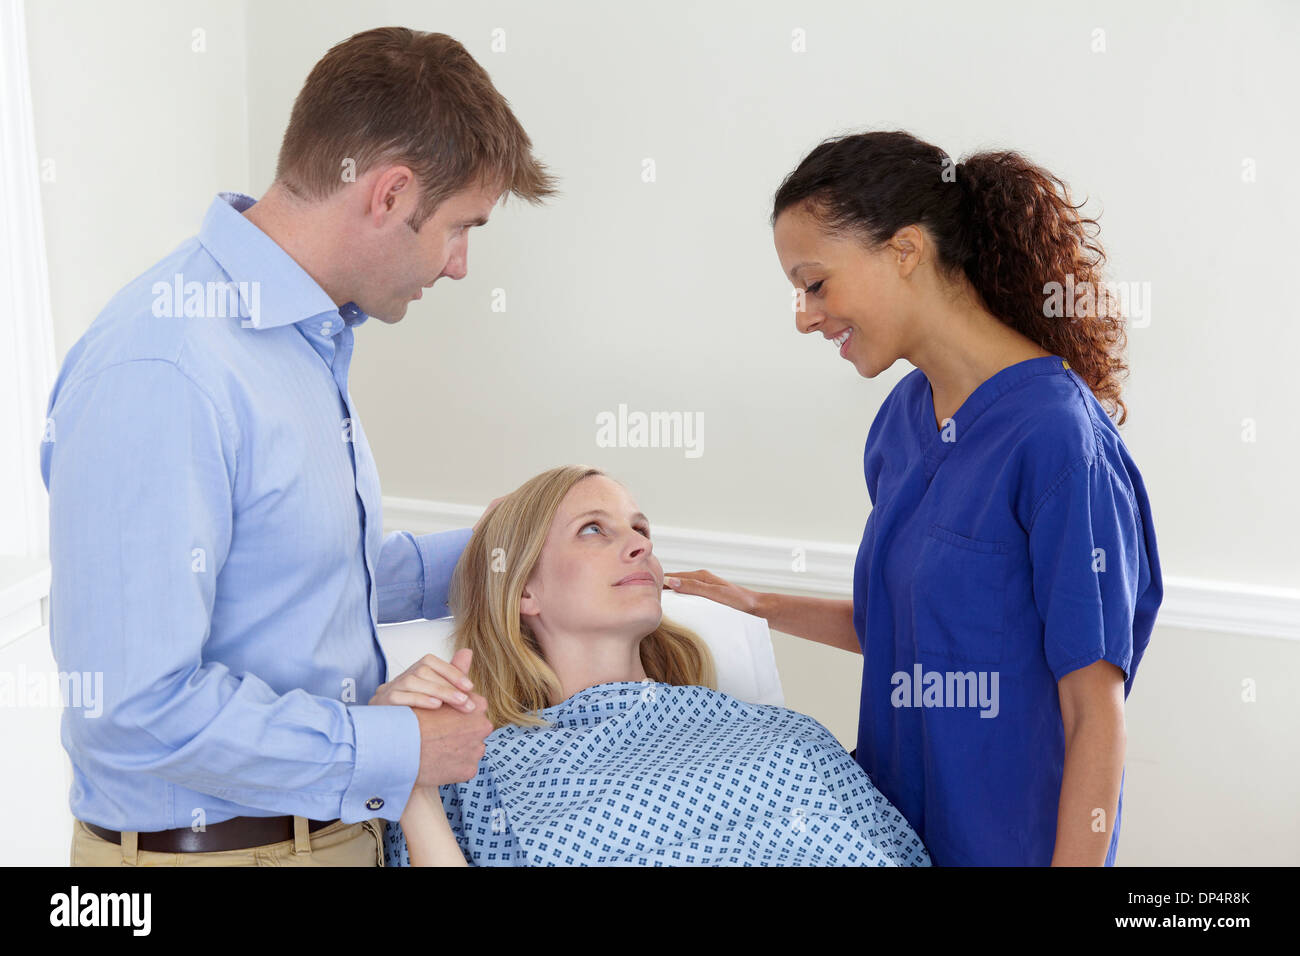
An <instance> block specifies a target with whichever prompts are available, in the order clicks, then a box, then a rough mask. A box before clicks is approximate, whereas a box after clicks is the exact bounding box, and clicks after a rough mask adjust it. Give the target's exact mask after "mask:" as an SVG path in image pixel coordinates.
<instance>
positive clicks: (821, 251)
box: [773, 204, 911, 378]
mask: <svg viewBox="0 0 1300 956" xmlns="http://www.w3.org/2000/svg"><path fill="white" fill-rule="evenodd" d="M900 235H901V234H900ZM905 238H906V237H904V242H903V243H901V244H900V243H897V242H895V241H893V240H891V243H890V244H889V245H886V246H885V247H884V249H883V250H882V251H880V252H876V253H872V252H868V251H867V250H866V249H865V248H864V247H863V246H862V244H861V243H859V242H857V241H856V240H853V239H850V238H839V237H836V236H831V235H828V234H827V233H826V232H825V231H824V229H823V228H822V226H821V225H820V224H819V223H818V222H817V221H816V220H815V219H814V218H813V217H812V216H811V215H809V214H808V212H807V211H806V209H805V207H804V206H803V205H802V204H801V205H798V206H792V207H790V208H789V209H787V210H786V211H784V212H783V213H781V215H780V216H778V217H777V220H776V225H775V226H774V227H773V239H774V241H775V243H776V253H777V256H778V257H779V258H780V260H781V269H782V271H783V272H784V273H785V274H786V276H788V277H789V279H790V281H791V282H793V283H794V286H795V288H796V289H803V290H804V291H805V294H804V302H803V305H804V308H803V310H802V311H797V312H796V313H795V327H796V328H798V329H799V331H800V332H804V333H810V332H819V333H821V335H822V336H823V337H825V338H826V339H827V340H828V341H830V342H831V343H832V344H831V347H832V348H835V349H836V350H837V351H839V353H840V355H841V357H843V358H845V359H847V360H848V361H850V362H852V363H853V366H854V368H856V369H857V370H858V374H859V375H862V376H864V377H866V378H874V377H875V376H877V375H879V374H880V373H881V372H883V371H884V370H885V369H887V368H889V367H890V366H891V365H893V364H894V363H895V362H896V361H898V359H899V358H901V357H902V356H903V355H904V354H906V351H907V348H908V343H907V341H906V339H905V333H906V331H907V330H908V329H909V328H910V327H911V324H910V323H909V322H908V321H907V316H906V306H907V302H908V299H907V292H908V290H907V288H906V286H905V278H906V275H907V273H908V272H910V270H911V266H910V264H907V263H906V255H907V254H908V253H909V252H910V251H911V250H910V249H909V248H908V247H907V245H906V241H905ZM846 334H847V336H848V338H847V339H845V338H843V336H845V335H846Z"/></svg>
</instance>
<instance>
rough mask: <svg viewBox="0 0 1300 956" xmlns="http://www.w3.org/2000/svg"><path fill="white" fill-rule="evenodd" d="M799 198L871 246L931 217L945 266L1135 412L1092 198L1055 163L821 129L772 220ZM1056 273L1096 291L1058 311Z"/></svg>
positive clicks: (1111, 407)
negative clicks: (1052, 304)
mask: <svg viewBox="0 0 1300 956" xmlns="http://www.w3.org/2000/svg"><path fill="white" fill-rule="evenodd" d="M799 203H802V204H804V205H805V208H806V209H807V210H808V212H809V213H810V214H811V215H812V216H813V217H814V218H815V219H816V220H817V221H818V222H819V223H820V224H821V226H822V227H823V228H825V229H826V230H827V231H828V232H829V233H831V234H834V235H841V236H852V237H854V238H857V239H858V240H859V241H862V242H863V244H864V245H865V246H866V247H867V248H868V249H872V250H875V249H878V248H880V247H881V246H882V245H883V244H884V243H885V242H886V241H888V240H889V239H890V237H892V236H893V235H894V233H896V232H897V231H898V230H899V229H902V228H903V227H905V226H908V225H919V226H922V227H924V229H925V230H926V231H927V232H928V233H929V234H930V236H931V237H932V238H933V240H934V243H935V255H936V260H937V268H938V270H939V271H940V273H941V274H943V275H945V276H947V277H948V278H950V279H956V278H957V277H958V276H959V275H960V274H965V276H966V278H967V279H969V280H970V283H971V285H972V286H973V287H974V288H975V291H976V293H977V294H978V295H979V296H980V298H981V299H982V300H983V304H984V306H985V307H986V308H987V309H988V310H989V312H991V313H992V314H993V315H994V316H996V317H997V318H998V319H999V320H1000V321H1002V322H1003V323H1005V324H1006V325H1008V326H1010V327H1011V328H1013V329H1015V330H1016V331H1018V332H1020V333H1021V334H1022V335H1024V336H1026V337H1028V338H1030V339H1032V340H1033V341H1034V342H1036V343H1038V344H1039V345H1040V346H1041V347H1042V348H1044V349H1046V350H1047V351H1049V352H1051V353H1052V354H1053V355H1059V356H1061V357H1062V358H1064V359H1065V360H1066V361H1068V362H1069V363H1070V367H1071V368H1073V369H1074V371H1075V372H1077V373H1078V375H1079V377H1080V378H1081V379H1083V381H1084V382H1086V383H1087V384H1088V387H1089V388H1091V389H1092V393H1093V394H1094V395H1095V396H1096V397H1097V400H1098V402H1100V403H1101V404H1102V406H1103V407H1104V408H1105V409H1106V413H1107V414H1108V415H1110V416H1111V417H1112V418H1113V417H1114V416H1115V415H1116V413H1117V412H1118V415H1119V418H1118V419H1117V424H1120V425H1122V424H1123V423H1124V420H1125V419H1126V418H1127V417H1128V410H1127V408H1126V406H1125V404H1124V402H1123V401H1122V400H1121V399H1120V391H1121V388H1120V380H1121V378H1122V377H1124V376H1125V375H1126V374H1127V365H1126V364H1125V362H1124V350H1125V347H1126V345H1127V335H1126V332H1125V318H1124V316H1123V314H1122V311H1121V309H1120V303H1119V302H1118V300H1117V298H1116V297H1115V296H1114V295H1113V294H1112V292H1111V291H1110V289H1109V287H1108V284H1107V283H1105V282H1104V281H1103V279H1102V268H1101V267H1102V264H1103V263H1104V262H1105V261H1106V254H1105V252H1104V251H1103V250H1102V247H1101V245H1100V244H1099V243H1098V242H1097V241H1096V237H1097V233H1098V232H1099V231H1100V226H1098V224H1097V220H1096V219H1090V218H1084V217H1082V216H1080V214H1079V212H1078V210H1079V209H1080V208H1081V207H1082V205H1083V203H1080V204H1078V205H1074V204H1072V203H1071V201H1070V192H1069V188H1068V187H1067V186H1066V185H1065V183H1064V182H1062V181H1061V180H1060V179H1058V178H1057V177H1056V176H1054V175H1053V174H1052V173H1050V172H1048V171H1047V170H1045V169H1043V168H1042V167H1040V166H1037V165H1035V164H1034V163H1032V162H1030V161H1029V160H1028V159H1026V158H1025V157H1024V156H1023V155H1021V154H1020V153H1017V152H1013V151H984V152H978V153H975V154H974V155H971V156H969V157H967V158H966V159H964V160H962V161H961V162H960V163H957V164H956V165H954V164H953V163H952V160H951V159H950V158H949V157H948V155H947V154H946V153H945V152H944V151H943V150H941V149H939V147H937V146H933V145H931V144H929V143H927V142H924V141H923V140H920V139H918V138H917V137H915V136H913V135H912V134H911V133H907V132H905V131H902V130H896V131H893V132H866V133H856V134H853V135H846V136H839V137H833V138H831V139H828V140H826V141H824V142H823V143H821V144H820V145H819V146H817V147H816V148H815V149H814V150H813V151H812V152H810V153H809V154H808V155H807V156H806V157H805V158H804V159H803V161H802V162H800V163H799V165H798V167H797V168H796V169H795V170H794V172H792V173H790V175H789V176H787V177H786V178H785V181H784V182H782V184H781V186H780V188H779V189H778V190H777V193H776V198H775V200H774V201H773V209H772V220H771V222H772V225H774V226H775V224H776V220H777V217H778V216H779V215H780V214H781V213H782V212H783V211H785V210H786V209H788V208H789V207H791V206H793V205H795V204H799ZM1089 226H1092V227H1094V229H1093V230H1092V231H1091V235H1090V234H1089V229H1088V227H1089ZM1067 277H1069V278H1068V279H1067ZM1053 283H1057V284H1058V285H1056V286H1055V287H1054V288H1055V289H1056V290H1058V292H1057V293H1056V294H1059V290H1060V289H1065V288H1069V287H1070V284H1071V283H1072V284H1073V287H1074V288H1084V289H1087V290H1089V291H1090V292H1091V293H1092V294H1091V295H1086V296H1084V297H1083V298H1082V300H1081V301H1078V302H1072V303H1071V306H1072V308H1071V310H1070V311H1072V312H1073V313H1074V315H1073V316H1072V317H1070V318H1063V317H1059V316H1054V315H1049V311H1050V310H1049V309H1048V308H1047V307H1046V301H1047V298H1048V296H1049V289H1052V288H1053V286H1052V284H1053ZM1083 283H1088V285H1086V286H1084V285H1083Z"/></svg>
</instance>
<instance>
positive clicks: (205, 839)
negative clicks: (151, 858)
mask: <svg viewBox="0 0 1300 956" xmlns="http://www.w3.org/2000/svg"><path fill="white" fill-rule="evenodd" d="M81 822H82V823H84V824H85V826H86V829H88V830H89V831H90V832H91V833H94V834H95V835H97V836H100V837H103V838H104V839H105V840H107V841H108V842H109V843H116V844H118V845H119V846H120V845H121V843H122V834H121V833H119V832H118V831H117V830H106V829H104V828H103V827H100V826H96V825H95V824H93V823H86V821H85V820H82V821H81ZM331 823H338V821H337V820H311V819H309V820H308V821H307V832H308V833H315V832H316V831H317V830H322V829H324V828H325V827H327V826H329V825H330V824H331ZM292 839H293V817H232V818H230V819H229V820H222V821H221V822H220V823H209V824H208V825H207V827H206V829H204V830H201V831H197V832H196V831H194V830H192V829H190V828H189V827H179V828H177V829H175V830H141V831H139V833H138V835H137V838H136V847H137V848H138V849H141V850H150V851H153V852H155V853H212V852H217V851H220V850H246V849H248V848H249V847H254V846H265V845H266V844H268V843H282V842H283V841H285V840H292Z"/></svg>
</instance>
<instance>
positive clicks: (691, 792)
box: [385, 681, 930, 866]
mask: <svg viewBox="0 0 1300 956" xmlns="http://www.w3.org/2000/svg"><path fill="white" fill-rule="evenodd" d="M539 716H540V717H542V719H544V720H546V721H548V722H549V723H550V724H551V726H550V727H546V728H541V727H539V728H523V727H518V726H514V725H511V726H506V727H501V728H498V729H497V730H495V731H493V732H492V734H490V735H489V736H488V738H487V740H486V752H485V753H484V755H483V759H482V760H481V761H480V762H479V768H478V774H477V775H476V776H475V777H474V779H472V780H470V781H469V782H467V783H455V784H446V785H444V786H442V787H440V788H439V792H440V794H441V796H442V804H443V809H444V810H445V811H446V814H447V820H448V822H449V823H450V825H451V829H452V832H453V833H454V834H455V835H456V840H457V842H458V843H459V844H460V849H461V852H462V853H463V854H464V855H465V859H466V860H467V861H468V862H470V863H471V864H473V865H476V866H929V865H930V857H929V854H928V853H927V852H926V849H925V847H924V846H923V845H922V844H921V841H920V839H919V838H918V837H917V835H916V834H915V833H914V832H913V831H912V828H911V827H910V826H909V825H908V823H907V821H906V820H905V819H904V818H903V815H902V814H901V813H899V812H898V810H896V809H895V808H894V807H893V805H892V804H890V802H889V801H888V800H887V799H885V797H884V795H883V794H881V793H880V791H878V790H877V789H876V787H875V785H874V784H873V783H872V782H871V778H870V777H868V776H867V774H866V772H865V771H864V770H863V769H862V768H861V767H860V766H858V764H857V762H856V761H855V760H854V759H853V758H852V757H851V756H850V755H849V753H848V752H847V751H846V750H845V749H844V748H843V747H842V746H841V745H840V743H839V741H837V740H836V739H835V737H834V736H832V734H831V733H830V731H828V730H827V729H826V728H825V727H823V726H822V725H821V724H819V723H818V722H817V721H816V720H814V719H813V718H811V717H809V716H807V715H805V714H800V713H797V712H795V711H793V710H788V709H787V708H785V707H773V706H767V705H762V704H750V703H746V702H744V701H741V700H737V699H736V698H734V697H731V696H729V695H727V694H724V693H721V692H719V691H714V690H709V689H708V688H706V687H676V686H673V685H670V684H661V683H655V682H653V681H642V682H628V681H615V682H611V683H604V684H596V685H594V686H592V687H589V688H587V689H586V690H584V691H580V692H579V693H577V694H574V695H573V696H572V697H570V698H569V699H568V700H566V701H564V702H563V703H561V704H557V705H555V706H554V707H548V708H546V709H544V710H542V711H540V713H539ZM385 862H386V864H387V865H388V866H410V858H409V856H408V853H407V848H406V840H405V837H404V835H403V833H402V829H401V827H400V826H399V825H398V824H396V823H389V824H388V825H387V834H386V839H385Z"/></svg>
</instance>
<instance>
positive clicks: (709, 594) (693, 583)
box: [664, 571, 761, 616]
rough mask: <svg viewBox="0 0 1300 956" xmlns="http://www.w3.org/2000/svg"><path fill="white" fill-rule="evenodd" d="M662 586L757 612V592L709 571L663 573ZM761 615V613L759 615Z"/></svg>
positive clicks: (728, 605)
mask: <svg viewBox="0 0 1300 956" xmlns="http://www.w3.org/2000/svg"><path fill="white" fill-rule="evenodd" d="M664 588H665V589H667V590H670V591H676V592H677V593H678V594H698V595H700V596H701V597H706V598H708V599H709V600H710V601H717V602H718V603H719V604H725V605H727V607H734V608H735V609H736V610H737V611H744V612H745V613H746V614H758V593H757V592H756V591H751V590H750V589H749V588H742V587H741V586H740V585H739V584H732V583H731V582H730V581H724V580H723V579H722V578H720V577H718V576H717V575H716V574H713V573H712V572H709V571H674V572H672V573H671V574H665V575H664ZM760 616H761V615H760Z"/></svg>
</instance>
